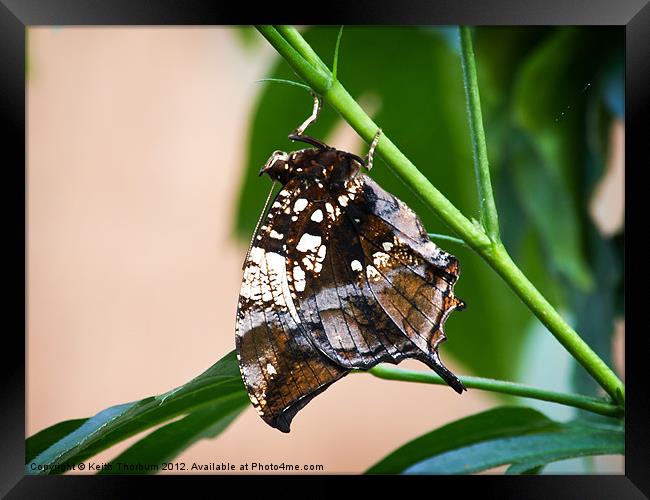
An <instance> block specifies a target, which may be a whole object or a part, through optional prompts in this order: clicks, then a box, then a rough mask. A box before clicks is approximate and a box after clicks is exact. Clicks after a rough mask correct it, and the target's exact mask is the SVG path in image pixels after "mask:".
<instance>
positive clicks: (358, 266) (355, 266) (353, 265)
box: [350, 260, 363, 271]
mask: <svg viewBox="0 0 650 500" xmlns="http://www.w3.org/2000/svg"><path fill="white" fill-rule="evenodd" d="M350 267H351V268H352V270H353V271H361V270H362V269H363V266H362V265H361V262H359V261H358V260H353V261H352V262H351V263H350Z"/></svg>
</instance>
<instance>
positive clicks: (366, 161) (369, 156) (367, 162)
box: [364, 129, 381, 170]
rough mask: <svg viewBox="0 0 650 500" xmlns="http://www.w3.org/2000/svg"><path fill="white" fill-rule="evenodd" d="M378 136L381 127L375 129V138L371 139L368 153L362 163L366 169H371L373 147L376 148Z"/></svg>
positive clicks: (373, 153)
mask: <svg viewBox="0 0 650 500" xmlns="http://www.w3.org/2000/svg"><path fill="white" fill-rule="evenodd" d="M380 136H381V129H377V133H376V134H375V138H374V139H373V140H372V144H370V149H369V150H368V154H367V155H366V157H365V159H364V165H365V166H366V168H367V169H368V170H370V169H372V160H373V156H374V155H375V149H376V148H377V143H378V142H379V137H380Z"/></svg>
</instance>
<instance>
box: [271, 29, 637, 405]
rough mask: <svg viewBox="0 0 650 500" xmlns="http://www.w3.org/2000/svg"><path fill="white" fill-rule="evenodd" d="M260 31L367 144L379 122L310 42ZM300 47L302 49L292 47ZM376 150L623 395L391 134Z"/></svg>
mask: <svg viewBox="0 0 650 500" xmlns="http://www.w3.org/2000/svg"><path fill="white" fill-rule="evenodd" d="M258 29H259V30H260V32H261V33H262V35H264V37H266V39H267V40H268V41H269V43H271V45H272V46H273V47H275V48H276V50H278V52H279V53H280V55H282V56H283V57H284V58H285V59H286V60H287V62H288V63H289V64H290V66H291V67H292V68H293V69H294V71H295V72H296V73H297V74H298V75H299V76H300V77H301V78H302V79H303V80H304V81H305V82H306V83H307V84H308V85H309V86H311V87H312V89H314V90H315V91H316V92H317V93H319V94H320V95H321V96H322V97H323V99H324V100H325V101H326V102H327V103H328V104H330V105H331V106H332V107H333V108H334V109H335V110H336V111H338V113H339V114H340V115H341V116H342V117H343V118H344V119H345V120H346V121H347V122H348V123H349V124H350V125H351V126H352V128H354V130H355V131H356V132H357V133H358V134H359V135H360V136H361V137H362V138H363V139H364V140H365V141H366V142H367V143H368V144H370V143H371V142H372V140H373V138H374V136H375V133H376V132H377V129H378V127H377V125H376V124H375V123H374V122H373V121H372V119H371V118H370V117H369V116H368V115H367V114H366V113H365V112H364V111H363V109H362V108H361V107H360V106H359V104H358V103H357V102H356V101H355V100H354V99H353V98H352V97H351V96H350V94H349V93H348V92H347V90H345V88H344V87H343V86H342V85H341V84H340V82H338V81H334V80H333V78H332V75H331V73H329V72H327V73H326V72H325V71H324V70H323V69H322V67H320V66H318V65H317V64H311V63H309V62H307V60H306V59H305V57H303V55H301V53H302V54H306V55H307V56H308V57H309V60H315V59H314V57H316V58H317V60H318V61H320V58H318V56H315V54H314V53H313V50H311V48H309V49H307V47H308V44H307V42H305V41H304V39H303V38H302V37H301V36H300V34H299V33H298V32H297V31H296V30H295V29H293V28H290V27H284V28H283V32H284V33H288V34H289V35H290V36H289V39H290V40H292V43H291V44H289V42H288V41H287V40H286V39H285V38H283V37H282V35H281V34H280V33H279V32H278V31H277V30H276V29H274V28H271V27H260V28H258ZM294 44H295V45H296V46H298V47H300V50H301V52H298V50H296V48H294ZM375 154H377V155H379V156H381V157H382V159H383V160H384V161H385V162H386V164H387V165H388V166H389V168H391V169H392V170H393V171H394V172H395V173H396V174H397V175H398V176H399V177H400V178H401V179H402V180H403V181H404V183H405V184H406V185H407V186H409V187H410V188H411V189H413V191H414V192H415V193H416V194H417V195H418V196H419V197H420V198H421V199H422V200H423V201H424V203H426V205H427V206H428V207H429V208H430V209H431V210H433V211H434V212H435V213H436V214H437V215H438V216H439V217H440V218H441V219H442V220H443V221H444V222H445V223H446V224H447V225H448V226H449V227H450V228H451V229H452V230H453V232H454V233H456V234H458V235H459V236H460V237H461V238H462V239H463V240H464V241H465V243H466V244H467V245H468V246H470V247H471V248H472V249H474V251H476V253H478V254H479V255H480V256H481V257H483V259H485V260H486V261H487V262H488V263H489V264H490V266H492V268H493V269H494V270H495V271H496V272H497V273H498V274H499V275H500V276H501V277H502V278H503V279H504V281H505V282H506V283H507V284H508V285H509V286H510V287H511V288H512V289H513V290H514V291H515V293H516V294H517V295H518V296H519V297H520V298H521V300H522V301H523V302H524V303H525V304H526V305H527V306H528V307H529V308H530V310H531V311H532V312H533V313H534V314H535V316H537V318H539V319H540V321H541V322H542V323H543V324H544V325H546V327H547V328H548V329H549V331H550V332H551V333H552V334H553V335H554V336H555V337H556V338H557V339H558V340H559V341H560V343H562V345H563V346H564V347H565V348H566V349H567V351H569V353H570V354H571V355H572V356H573V357H574V358H575V359H576V360H577V361H578V362H579V363H580V364H581V365H582V366H584V367H585V369H587V371H588V372H589V373H590V374H591V375H592V376H593V377H594V378H595V379H596V380H597V381H598V383H599V384H600V385H601V386H602V387H603V388H604V389H605V390H606V391H607V393H608V394H609V395H610V396H611V397H612V398H613V399H614V400H615V401H617V402H618V403H620V404H622V403H623V401H624V399H625V390H624V385H623V383H622V382H621V381H620V380H619V379H618V377H617V376H616V374H615V373H614V372H613V371H612V370H611V369H610V368H609V367H608V366H607V365H606V364H605V363H604V362H603V361H602V359H600V358H599V357H598V355H597V354H596V353H595V352H594V351H593V350H592V349H591V348H590V347H589V346H588V345H587V344H586V343H585V342H584V341H583V340H582V339H581V338H580V336H579V335H578V334H577V333H576V332H575V331H574V330H573V329H572V328H571V327H570V326H569V325H568V324H567V323H566V321H564V319H563V318H562V317H561V316H560V315H559V313H558V312H557V311H556V310H555V309H554V308H553V306H551V304H550V303H549V302H548V301H547V300H546V299H545V298H544V297H543V296H542V294H541V293H540V292H539V291H538V290H537V289H536V288H535V287H534V286H533V284H532V283H530V281H529V280H528V278H526V276H525V275H524V274H523V273H522V272H521V270H520V269H519V268H518V267H517V266H516V264H515V263H514V262H513V261H512V259H511V258H510V256H509V255H508V253H507V251H506V250H505V248H504V247H503V245H501V244H500V243H498V242H497V243H495V242H493V241H492V240H491V239H490V237H488V235H487V234H486V233H485V231H484V229H483V227H482V226H481V225H479V224H474V223H472V222H471V221H470V220H468V219H467V218H466V217H465V216H464V215H463V214H462V213H461V212H460V211H459V210H458V209H457V208H456V207H455V206H454V205H453V204H452V203H451V202H450V201H449V200H448V199H447V198H446V197H445V196H444V195H443V194H442V193H441V192H440V191H438V190H437V189H436V188H435V187H434V186H433V185H432V184H431V183H430V182H429V180H428V179H427V178H426V177H425V176H424V175H423V174H422V173H421V172H420V171H419V170H418V169H417V168H416V167H415V165H413V163H411V161H410V160H409V159H408V158H407V157H406V156H404V154H403V153H402V152H401V151H400V150H399V149H398V148H397V146H395V145H394V144H393V143H392V141H391V140H390V139H389V137H388V134H387V133H386V131H385V130H384V133H383V134H382V136H381V138H380V140H379V143H378V145H377V149H376V150H375Z"/></svg>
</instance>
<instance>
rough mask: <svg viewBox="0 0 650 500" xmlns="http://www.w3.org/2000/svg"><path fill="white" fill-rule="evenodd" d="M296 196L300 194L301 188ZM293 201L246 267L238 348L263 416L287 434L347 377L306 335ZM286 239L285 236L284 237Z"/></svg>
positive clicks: (265, 231)
mask: <svg viewBox="0 0 650 500" xmlns="http://www.w3.org/2000/svg"><path fill="white" fill-rule="evenodd" d="M293 193H294V195H297V194H298V193H299V188H298V187H297V186H296V190H295V191H294V192H293ZM293 199H294V197H292V196H291V195H290V193H289V192H288V191H286V190H282V191H281V192H280V193H279V194H278V196H277V197H276V201H275V202H274V204H273V205H272V207H271V209H270V211H269V214H268V215H267V218H266V221H265V224H264V225H263V226H261V228H260V232H259V235H258V236H257V238H256V239H255V240H254V242H253V246H252V247H251V250H250V253H249V256H248V259H247V261H246V263H245V266H244V278H243V281H242V287H241V291H240V301H239V308H238V311H237V335H236V347H237V354H238V360H239V365H240V369H241V372H242V378H243V380H244V382H245V384H246V387H247V389H248V393H249V396H250V399H251V402H252V403H253V406H254V407H255V408H256V409H257V411H258V413H259V414H260V415H261V416H262V418H264V420H265V421H266V422H268V423H269V424H270V425H272V426H273V427H277V428H278V429H280V430H282V431H284V432H288V431H289V424H290V422H291V418H292V417H293V415H294V414H295V413H296V412H297V411H298V410H299V409H300V408H302V407H303V406H304V405H305V404H306V403H307V402H308V401H309V400H311V398H313V397H314V396H315V395H316V394H318V393H319V392H320V391H322V390H324V389H325V388H326V387H327V386H328V385H329V384H331V383H332V382H333V381H335V380H337V379H338V378H340V377H342V376H343V375H345V373H347V371H346V370H343V369H341V367H339V366H337V365H336V364H334V363H332V362H331V361H330V360H329V359H327V358H326V357H325V356H323V355H322V354H320V352H318V351H317V350H316V349H315V348H314V346H313V344H312V343H311V340H310V339H309V337H308V336H307V335H305V332H304V329H303V328H302V326H301V324H300V318H299V316H298V315H297V312H296V309H295V305H294V303H293V298H292V297H291V293H290V291H289V288H288V283H287V272H286V250H285V249H286V243H285V242H284V235H283V234H282V233H279V232H278V231H277V230H276V229H273V228H276V227H277V228H280V227H288V226H287V225H286V219H288V220H290V218H291V216H292V215H291V210H289V213H286V212H287V209H288V208H289V207H291V202H292V201H293ZM280 235H282V236H280Z"/></svg>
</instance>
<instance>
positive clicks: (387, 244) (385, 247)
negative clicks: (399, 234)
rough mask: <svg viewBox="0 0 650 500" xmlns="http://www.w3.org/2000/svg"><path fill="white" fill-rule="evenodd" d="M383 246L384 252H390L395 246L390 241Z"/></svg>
mask: <svg viewBox="0 0 650 500" xmlns="http://www.w3.org/2000/svg"><path fill="white" fill-rule="evenodd" d="M381 246H383V247H384V250H386V251H387V252H390V250H391V248H393V244H392V243H390V242H388V241H385V242H384V243H382V244H381Z"/></svg>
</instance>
